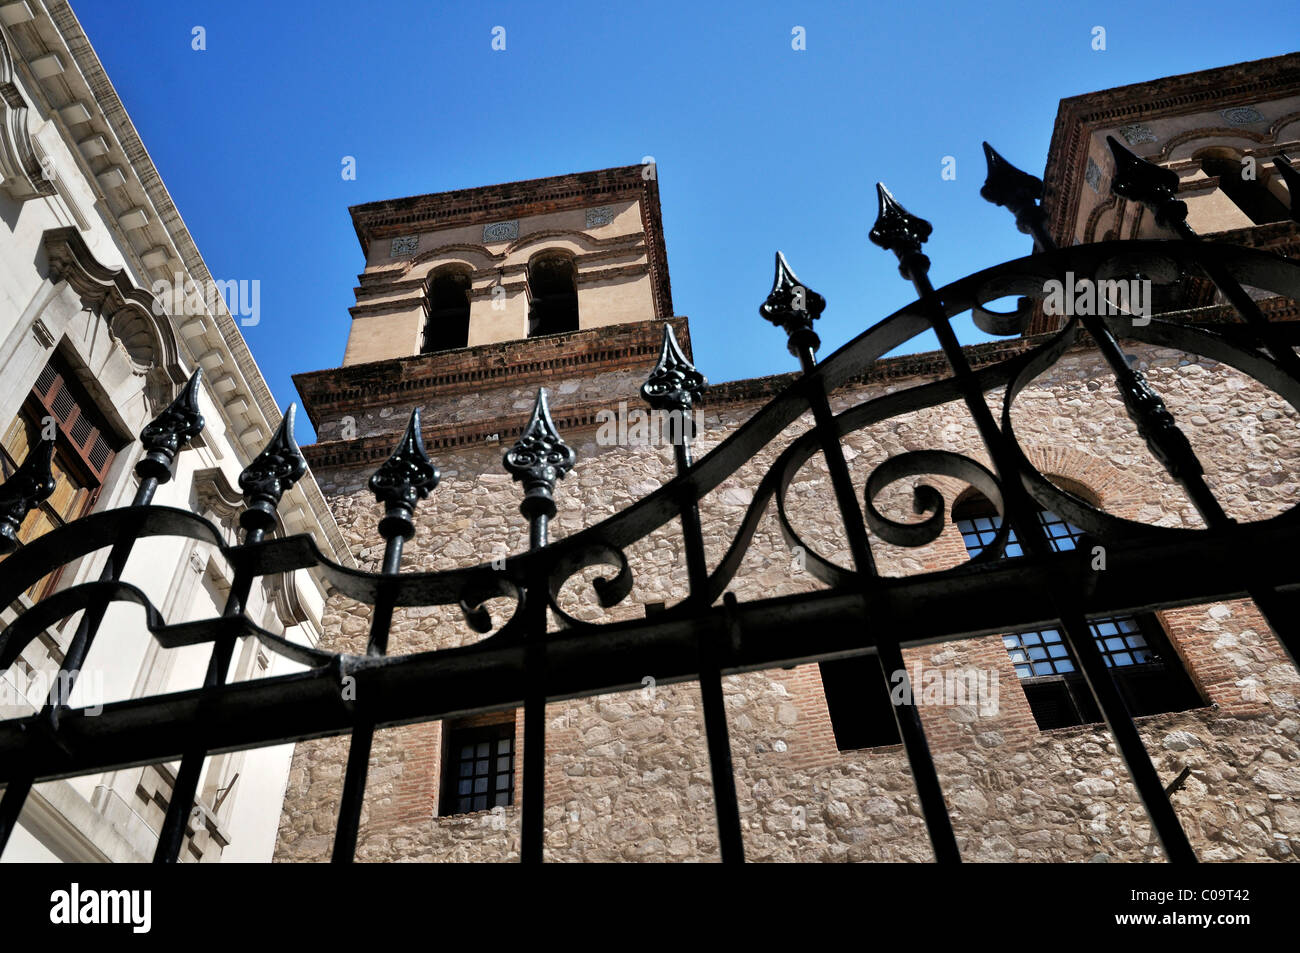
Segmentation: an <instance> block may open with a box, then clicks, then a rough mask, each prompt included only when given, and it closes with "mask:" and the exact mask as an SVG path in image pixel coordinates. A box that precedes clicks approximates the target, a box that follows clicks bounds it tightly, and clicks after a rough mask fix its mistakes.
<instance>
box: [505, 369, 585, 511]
mask: <svg viewBox="0 0 1300 953" xmlns="http://www.w3.org/2000/svg"><path fill="white" fill-rule="evenodd" d="M575 459H576V455H575V454H574V452H573V448H572V447H570V446H569V445H568V444H566V443H565V442H564V440H563V439H562V438H561V437H560V433H559V431H558V430H556V429H555V421H553V420H552V419H551V408H550V406H549V405H548V403H547V397H546V388H545V387H539V388H538V389H537V401H536V403H534V404H533V414H532V416H531V417H529V418H528V425H527V426H526V427H524V432H523V433H521V434H520V435H519V439H518V440H517V441H515V445H514V446H513V447H511V448H510V449H509V450H507V451H506V452H505V456H504V457H502V463H503V464H504V465H505V468H506V472H507V473H509V474H510V475H511V476H512V477H514V478H515V479H516V480H518V481H519V482H521V483H523V485H524V500H523V502H522V503H520V504H519V512H521V513H523V514H524V516H526V517H528V518H529V519H530V520H531V519H533V518H534V517H538V516H542V517H546V518H547V519H549V518H550V517H552V516H554V515H555V498H554V492H555V481H556V480H562V479H563V478H564V476H565V475H566V474H567V473H568V472H569V471H570V470H572V469H573V464H574V461H575Z"/></svg>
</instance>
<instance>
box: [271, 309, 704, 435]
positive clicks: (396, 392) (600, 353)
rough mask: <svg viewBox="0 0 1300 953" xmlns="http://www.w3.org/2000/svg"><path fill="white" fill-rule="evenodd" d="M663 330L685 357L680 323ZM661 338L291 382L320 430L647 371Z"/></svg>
mask: <svg viewBox="0 0 1300 953" xmlns="http://www.w3.org/2000/svg"><path fill="white" fill-rule="evenodd" d="M668 323H670V324H672V326H673V332H674V334H676V335H677V340H678V342H679V343H680V344H681V346H682V348H683V349H684V350H685V352H686V354H687V356H688V357H689V356H690V354H691V336H690V327H689V324H688V321H687V319H686V317H685V316H678V317H675V318H672V319H671V320H670V321H669V322H668ZM662 335H663V324H662V322H659V321H635V322H631V323H629V324H615V325H607V326H605V327H597V328H585V329H583V330H580V331H569V332H566V333H564V334H551V335H547V336H545V337H536V338H525V339H521V340H512V341H501V342H497V343H493V344H479V345H476V346H474V347H467V348H459V349H457V350H454V351H442V352H439V353H435V354H415V355H412V356H410V357H400V358H391V359H389V360H385V361H372V362H370V363H366V364H351V365H348V366H346V367H336V368H332V369H329V370H323V371H309V372H307V373H303V374H295V375H294V378H293V381H294V384H295V385H296V386H297V388H298V393H299V394H301V395H302V403H303V408H304V409H305V410H306V411H307V414H308V416H309V417H310V418H311V420H312V423H313V424H314V425H315V426H317V427H320V426H321V421H322V419H324V418H326V417H328V416H330V415H331V414H333V413H348V412H351V411H355V410H358V409H360V408H363V407H367V406H372V405H382V404H391V403H393V402H395V401H400V402H417V401H428V402H430V403H433V402H435V401H437V400H440V399H445V398H447V397H452V396H456V395H459V394H466V393H472V392H475V391H481V390H483V389H485V387H486V388H500V387H526V386H531V385H534V384H545V383H547V382H548V381H553V380H555V379H556V378H563V377H575V376H582V377H590V376H591V375H593V374H598V373H602V372H605V371H611V370H619V369H621V368H626V367H633V366H641V367H646V368H649V366H650V365H652V364H653V363H654V361H655V359H656V358H657V357H658V356H659V348H660V345H661V343H662ZM485 432H492V431H491V429H489V430H487V431H485Z"/></svg>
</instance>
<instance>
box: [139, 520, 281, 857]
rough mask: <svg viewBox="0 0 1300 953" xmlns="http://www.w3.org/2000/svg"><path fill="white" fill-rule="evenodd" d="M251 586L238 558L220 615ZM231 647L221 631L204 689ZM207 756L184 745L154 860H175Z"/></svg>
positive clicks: (199, 747)
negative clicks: (228, 592) (185, 747)
mask: <svg viewBox="0 0 1300 953" xmlns="http://www.w3.org/2000/svg"><path fill="white" fill-rule="evenodd" d="M262 536H263V531H262V530H261V529H249V530H248V531H247V532H246V533H245V536H244V545H245V546H249V545H252V544H254V543H259V542H261V541H262ZM252 587H253V574H252V572H250V571H249V570H248V569H246V568H245V566H244V564H243V562H242V561H241V562H240V563H239V564H238V568H236V570H235V578H234V580H233V581H232V582H231V584H230V595H228V596H227V597H226V605H225V608H224V609H223V610H222V612H221V616H222V618H226V619H229V618H232V617H234V616H237V615H240V614H241V613H242V612H243V611H244V605H245V604H246V603H247V601H248V593H249V591H250V590H251V589H252ZM234 651H235V636H233V635H227V634H225V633H223V634H222V635H220V636H219V637H218V638H217V640H216V641H215V642H214V643H213V646H212V655H211V657H210V658H209V660H208V671H207V675H206V676H205V677H204V679H203V687H204V688H205V689H208V688H215V687H216V686H218V685H224V684H225V683H226V673H227V671H228V670H229V668H230V659H231V657H232V656H233V655H234ZM207 756H208V749H207V747H206V746H205V745H204V744H203V743H202V741H199V742H198V743H196V744H195V745H193V746H192V747H190V748H187V749H186V750H185V752H184V754H183V755H182V756H181V764H180V767H179V768H178V769H177V771H176V781H175V783H174V784H173V785H172V794H171V799H170V800H169V801H168V802H167V816H166V817H165V818H164V819H163V825H162V829H161V830H160V831H159V833H158V844H157V846H156V847H155V848H154V855H153V862H154V863H155V864H174V863H176V859H177V857H179V856H180V851H181V845H182V844H183V843H184V842H185V828H186V825H187V824H188V822H189V818H190V811H191V808H192V807H193V805H194V795H195V794H196V793H197V791H198V788H199V776H200V775H201V774H202V773H203V761H204V759H205V758H207Z"/></svg>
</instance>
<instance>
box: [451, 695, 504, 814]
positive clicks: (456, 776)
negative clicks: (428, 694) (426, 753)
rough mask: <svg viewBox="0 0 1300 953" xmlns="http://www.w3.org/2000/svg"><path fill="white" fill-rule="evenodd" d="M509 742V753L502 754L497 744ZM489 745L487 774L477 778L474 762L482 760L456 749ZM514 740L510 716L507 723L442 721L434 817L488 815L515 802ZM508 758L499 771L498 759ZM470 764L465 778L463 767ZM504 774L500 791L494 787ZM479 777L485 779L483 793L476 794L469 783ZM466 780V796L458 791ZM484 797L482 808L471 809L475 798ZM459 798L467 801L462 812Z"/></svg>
mask: <svg viewBox="0 0 1300 953" xmlns="http://www.w3.org/2000/svg"><path fill="white" fill-rule="evenodd" d="M506 740H509V743H510V751H509V753H508V754H502V753H501V750H500V744H501V743H502V742H504V741H506ZM485 743H486V744H489V745H490V748H489V754H488V756H487V758H486V760H487V761H488V771H487V773H486V774H482V775H480V774H479V772H478V771H477V762H478V761H481V760H484V758H483V756H482V755H481V754H479V753H478V752H477V750H475V753H474V754H473V755H472V756H470V757H469V758H465V757H464V756H463V755H461V754H459V753H458V752H459V750H460V749H462V748H464V747H467V746H468V747H471V748H474V749H477V747H478V746H479V745H481V744H485ZM518 747H519V745H518V738H517V732H516V730H515V721H514V719H513V717H512V718H511V720H509V721H497V722H490V723H488V724H478V723H476V721H470V722H455V721H453V722H445V723H444V725H443V744H442V759H441V771H440V774H441V778H440V782H439V783H440V791H439V797H438V816H439V817H456V816H458V815H464V814H481V813H485V812H490V811H492V810H493V809H494V808H496V807H507V808H508V807H511V806H513V805H514V803H515V789H516V783H515V758H516V756H517V755H518ZM502 758H508V759H509V760H508V767H507V768H506V770H505V771H504V772H503V771H502V770H501V767H500V760H501V759H502ZM466 764H469V765H472V766H473V767H471V773H470V774H469V775H468V776H467V775H465V774H464V772H463V767H464V766H465V765H466ZM503 774H504V776H505V777H506V778H507V784H506V787H505V788H504V789H503V788H501V787H499V786H498V784H497V781H498V779H499V778H500V777H501V776H502V775H503ZM480 777H483V778H485V779H486V780H487V791H486V792H485V793H484V794H482V795H480V794H478V792H476V791H474V790H473V789H472V788H473V783H474V782H475V781H477V780H478V779H479V778H480ZM466 778H468V780H469V781H470V783H471V791H470V793H469V794H468V795H466V794H461V793H460V791H459V790H458V789H459V786H460V783H461V781H462V780H464V779H466ZM501 791H504V793H505V798H506V800H505V803H504V804H497V803H495V802H496V800H497V799H498V794H499V792H501ZM480 796H482V797H484V798H485V802H484V806H483V807H474V806H473V802H474V799H475V798H477V797H480ZM463 799H468V800H469V801H470V806H469V807H468V808H465V809H462V807H461V804H460V802H461V801H462V800H463Z"/></svg>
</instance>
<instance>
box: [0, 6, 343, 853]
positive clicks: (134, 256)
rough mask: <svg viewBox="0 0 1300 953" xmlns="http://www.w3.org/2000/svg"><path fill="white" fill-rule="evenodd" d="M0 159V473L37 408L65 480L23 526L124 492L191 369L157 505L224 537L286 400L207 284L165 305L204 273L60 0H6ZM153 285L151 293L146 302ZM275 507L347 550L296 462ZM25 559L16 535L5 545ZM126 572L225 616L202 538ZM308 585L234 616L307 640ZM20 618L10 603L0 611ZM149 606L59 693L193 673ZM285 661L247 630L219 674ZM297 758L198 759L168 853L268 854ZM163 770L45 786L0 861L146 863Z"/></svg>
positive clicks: (68, 628) (70, 571) (21, 446)
mask: <svg viewBox="0 0 1300 953" xmlns="http://www.w3.org/2000/svg"><path fill="white" fill-rule="evenodd" d="M0 173H3V185H2V186H0V435H2V436H3V446H4V475H5V476H7V475H8V474H9V473H10V472H12V468H13V467H14V466H15V465H16V464H18V463H21V462H22V459H23V458H24V457H25V455H26V448H27V446H28V445H29V444H30V443H31V442H32V439H33V433H38V432H39V427H40V424H41V422H42V421H48V420H49V418H50V417H51V416H52V417H54V418H55V419H56V420H57V421H58V428H59V433H58V438H57V439H58V444H57V450H56V454H55V472H56V477H57V479H58V481H59V484H58V489H56V491H55V493H54V494H53V495H52V496H51V497H50V498H49V500H47V501H45V502H44V503H42V504H41V506H40V507H39V509H38V510H35V511H33V512H32V514H31V515H30V516H29V517H28V519H27V521H26V522H25V523H24V524H23V527H22V531H21V533H20V537H21V538H22V539H23V540H28V539H30V538H33V537H34V536H36V535H39V534H40V533H42V532H45V531H47V530H48V529H49V528H50V527H52V526H56V525H59V524H60V523H62V522H66V521H69V520H72V519H75V518H77V517H79V516H82V515H84V514H86V513H89V512H93V511H96V510H101V509H108V508H113V507H118V506H123V505H126V504H128V503H130V501H131V499H132V496H133V495H134V493H135V490H136V486H137V478H136V476H135V475H134V474H133V467H134V465H135V463H136V461H137V460H138V459H139V457H140V453H141V451H140V443H139V439H138V435H139V433H140V429H141V427H143V426H144V425H145V424H146V423H147V422H148V421H149V420H150V419H152V418H153V417H154V416H155V415H156V414H157V413H158V412H159V411H161V410H162V409H163V408H164V407H165V406H166V405H167V404H168V403H169V402H170V401H171V400H172V399H173V398H174V397H175V396H176V394H177V392H178V390H179V388H180V387H181V386H182V385H183V384H184V383H185V381H186V380H187V379H188V378H189V376H190V375H191V374H192V373H193V371H194V369H195V368H197V367H202V369H203V373H204V378H203V391H202V394H201V408H202V412H203V415H204V417H205V419H206V423H207V426H206V429H205V431H204V433H203V434H202V436H201V437H200V438H199V439H197V440H196V441H195V442H194V443H193V444H192V446H191V448H190V449H189V450H186V451H184V452H183V453H182V454H180V456H179V458H178V462H177V465H176V477H175V479H174V480H173V481H172V482H170V483H167V484H165V485H164V486H162V487H161V488H160V489H159V492H158V494H157V497H156V498H155V503H157V504H161V505H166V506H175V507H179V508H183V509H189V510H191V511H193V512H198V513H201V514H203V515H205V516H206V517H207V518H208V519H210V520H211V521H212V522H213V523H215V524H217V525H219V526H221V527H222V528H223V530H224V531H225V532H226V533H227V536H228V538H229V539H231V540H232V541H233V539H234V533H235V532H236V527H237V517H238V512H239V510H240V508H241V507H242V504H241V501H240V496H239V491H238V489H237V478H238V475H239V472H240V470H241V469H242V468H243V467H244V466H245V465H246V464H247V463H248V462H249V460H250V459H252V457H253V456H255V455H256V454H257V453H258V452H259V450H260V449H261V448H262V446H263V445H264V444H265V442H266V441H267V439H268V438H269V437H270V435H271V434H272V433H273V432H274V431H275V429H276V427H277V426H278V424H279V421H280V409H279V408H278V407H277V406H276V403H275V401H274V399H273V398H272V396H271V392H270V390H269V389H268V387H267V385H266V382H265V381H264V380H263V378H262V375H261V373H260V372H259V371H258V368H257V365H256V364H255V363H254V361H253V358H252V355H251V354H250V353H249V350H248V347H247V345H246V344H245V342H244V340H243V338H242V337H241V335H240V331H239V326H238V323H237V321H236V319H235V318H233V317H232V315H231V314H230V311H229V309H228V308H227V307H226V306H225V303H224V302H223V301H221V299H220V298H216V299H215V300H213V299H212V298H211V296H209V300H208V301H207V303H206V306H205V307H204V308H203V309H202V311H203V313H197V314H196V313H193V308H192V306H190V307H185V308H182V309H181V310H183V311H185V312H186V313H185V314H182V315H175V314H171V313H168V307H174V305H175V302H173V301H170V300H167V299H166V296H161V298H160V296H156V295H155V294H154V292H155V291H156V290H157V289H158V287H159V285H158V283H159V282H168V283H174V277H173V276H174V275H176V274H180V275H182V276H183V278H184V280H185V282H186V283H188V282H190V281H193V282H195V284H196V287H198V288H204V289H206V288H208V287H210V286H211V283H212V276H211V275H210V274H209V272H208V268H207V266H206V265H205V264H204V261H203V258H202V256H201V255H200V253H199V250H198V249H197V248H196V247H195V245H194V242H193V240H192V239H191V237H190V234H189V232H188V231H187V230H186V227H185V224H184V222H183V221H182V219H181V215H180V213H179V211H178V210H177V208H176V207H175V205H174V204H173V202H172V199H171V197H170V196H169V195H168V194H167V190H166V188H165V187H164V185H163V183H162V180H161V178H160V177H159V174H158V170H157V169H156V168H155V167H154V165H153V163H152V161H151V160H150V158H149V155H148V153H147V152H146V150H145V146H144V144H143V143H142V142H141V141H140V138H139V136H138V135H137V134H136V131H135V128H134V127H133V126H132V123H131V120H130V118H129V117H128V116H127V113H126V111H125V109H124V108H123V106H122V103H121V101H120V100H119V99H118V96H117V93H116V92H115V91H114V89H113V86H112V84H111V83H110V82H109V79H108V77H107V76H106V75H105V73H104V69H103V66H102V65H101V63H100V61H99V59H98V58H97V57H96V55H95V52H94V50H93V49H92V48H91V45H90V42H89V41H88V40H87V38H86V35H85V33H84V32H83V31H82V28H81V26H80V24H79V23H78V22H77V19H76V17H75V15H74V14H73V12H72V10H71V8H70V7H69V5H68V4H67V3H65V2H62V0H20V2H4V3H0ZM160 300H161V302H162V305H165V306H155V304H156V302H159V301H160ZM194 300H195V297H194V296H192V297H191V302H193V301H194ZM34 428H37V429H34ZM279 514H280V517H281V519H282V522H283V525H282V526H281V527H280V528H279V531H280V532H289V533H300V532H309V533H311V534H312V535H313V536H314V537H315V539H316V541H317V544H318V545H319V546H320V548H321V550H322V552H324V553H326V554H327V555H329V557H330V558H331V559H333V560H335V561H338V562H341V563H344V564H349V563H350V562H351V558H350V556H349V555H348V554H347V552H346V547H345V546H344V545H343V542H342V538H341V536H340V534H339V531H338V527H337V526H336V525H335V523H334V520H333V518H332V517H331V516H330V513H329V510H328V508H327V507H326V505H325V501H324V499H323V497H322V496H321V493H320V490H319V488H318V487H317V485H316V483H315V481H314V479H313V478H312V476H311V474H310V473H309V474H308V475H307V476H306V477H305V478H304V479H303V480H302V481H301V482H299V483H298V484H297V485H296V486H295V487H294V488H293V489H292V490H291V491H290V492H289V493H288V494H286V496H285V498H284V501H283V502H282V504H281V506H280V509H279ZM21 557H22V552H21V549H20V550H19V552H18V553H17V554H15V555H14V556H10V557H8V558H11V559H14V558H19V559H20V558H21ZM106 558H107V551H106V550H101V551H99V552H97V553H94V554H92V555H90V556H88V557H86V558H84V559H82V560H79V561H78V562H76V563H73V564H71V565H69V566H68V567H66V568H65V569H64V570H63V571H62V572H61V573H60V574H59V575H58V578H56V579H47V580H44V581H42V582H41V583H38V584H37V585H36V586H35V587H33V591H31V592H29V594H28V595H29V596H37V597H39V596H40V595H42V594H43V593H44V592H48V591H50V590H51V589H52V587H55V586H67V585H72V584H75V583H79V582H84V581H89V580H93V579H95V578H98V575H99V572H100V570H101V568H102V566H103V564H104V561H105V559H106ZM123 578H124V579H125V580H126V581H127V582H130V583H133V584H134V585H137V586H139V587H140V588H141V589H143V590H144V591H145V593H146V594H147V595H148V596H149V598H150V599H151V600H152V602H153V603H154V604H155V605H156V606H157V607H158V608H159V609H160V610H161V611H162V612H163V614H164V615H165V616H166V617H167V619H168V621H171V622H176V621H184V620H187V619H196V618H204V617H209V616H213V615H219V614H220V613H221V609H222V605H223V602H224V599H225V593H226V591H227V590H228V588H229V584H230V570H229V567H228V566H227V565H226V564H225V562H224V560H223V558H222V557H221V555H220V553H219V551H217V550H216V549H215V547H212V546H210V545H206V544H202V543H197V542H193V541H190V540H184V539H173V538H165V537H164V538H160V539H149V540H142V541H140V542H139V543H137V545H136V548H135V550H134V552H133V554H132V556H131V559H130V561H129V562H128V564H127V568H126V572H125V574H124V577H123ZM22 598H23V599H27V598H28V597H27V596H24V597H22ZM323 602H324V592H323V589H322V585H321V584H320V583H319V582H318V581H317V580H316V579H314V578H313V577H312V575H310V574H309V573H307V572H303V571H298V572H294V573H290V574H283V575H282V576H281V577H278V578H272V577H266V578H263V579H260V580H259V581H258V582H257V583H256V584H255V585H254V588H253V592H252V594H251V596H250V599H249V604H248V606H247V611H248V613H249V615H250V617H251V618H252V619H253V620H254V621H255V622H257V623H258V624H259V625H261V626H263V627H264V628H267V629H269V630H271V631H272V632H276V633H283V634H284V635H285V636H286V637H287V638H289V639H291V640H293V641H295V642H300V643H304V644H315V643H316V641H317V640H318V639H319V637H320V616H321V609H322V606H323ZM13 617H14V607H6V608H5V610H4V613H3V618H2V619H0V621H2V622H3V623H6V624H7V623H8V622H9V621H10V620H12V618H13ZM142 620H143V614H142V612H141V610H139V609H138V608H136V607H129V608H126V607H114V608H112V609H110V610H109V614H108V616H107V617H106V619H105V621H104V624H103V626H102V627H101V629H100V632H99V636H98V639H97V641H96V642H95V643H94V646H93V648H92V650H91V653H90V656H89V657H88V659H87V661H86V665H85V668H84V669H83V672H82V676H81V682H80V686H79V688H78V692H79V693H81V695H80V697H77V696H74V703H76V704H83V705H91V706H93V705H96V704H99V703H110V702H113V701H116V700H121V699H125V698H129V697H134V696H138V695H141V694H146V693H147V694H155V693H159V692H169V691H180V690H185V689H192V688H197V687H199V685H200V684H201V682H202V679H203V674H204V670H205V667H206V664H207V659H208V654H209V651H210V649H209V646H207V645H200V646H194V647H191V648H186V649H177V650H165V649H162V648H160V647H159V646H158V645H157V644H156V643H155V642H154V641H153V640H152V639H151V637H150V636H149V633H148V630H147V629H146V628H145V627H144V626H143V624H142ZM76 623H77V618H76V617H75V616H74V617H72V618H70V619H66V620H64V622H63V623H62V624H61V625H58V626H56V627H52V628H51V629H49V630H48V631H47V632H46V633H45V634H44V636H43V637H42V638H40V639H38V640H37V641H35V642H33V643H31V644H30V645H29V646H28V647H27V648H26V649H25V650H24V651H23V653H22V656H21V658H20V659H19V660H18V662H17V663H16V664H15V665H13V666H11V667H10V668H8V669H7V670H5V671H4V672H0V679H3V683H2V684H0V689H2V694H0V702H2V703H3V706H4V707H3V708H2V709H0V717H17V716H21V715H23V714H27V713H30V712H31V711H32V710H34V709H35V708H36V707H39V706H40V704H41V703H42V701H43V688H42V686H45V685H47V684H48V681H49V678H48V675H49V673H52V672H54V671H57V669H58V666H59V663H60V661H61V660H62V658H63V651H64V649H65V648H66V646H67V642H68V639H69V638H70V637H71V634H72V632H73V631H74V630H75V627H76ZM292 669H293V665H292V663H290V662H288V661H286V660H285V659H284V658H282V657H279V656H277V655H275V654H274V653H272V652H269V651H266V650H265V649H264V648H262V647H261V646H259V645H258V644H256V643H254V642H253V641H252V640H249V639H245V640H242V641H241V643H240V645H239V646H238V647H237V649H236V653H235V659H234V663H233V665H232V669H231V672H230V673H229V678H230V679H232V680H236V679H248V678H258V677H265V676H267V675H276V674H283V673H285V672H288V671H291V670H292ZM290 756H291V746H288V745H285V746H281V747H278V748H269V749H261V750H257V751H249V752H243V753H238V754H234V755H227V756H218V757H210V758H209V759H208V761H207V765H206V768H205V773H204V778H203V780H202V782H201V784H200V786H199V798H198V804H197V808H198V810H197V812H196V815H195V816H196V817H197V818H198V821H197V822H196V823H195V825H194V827H195V830H194V832H193V833H192V835H191V836H190V837H189V838H187V841H186V845H185V847H184V849H183V850H182V860H191V861H192V860H197V859H202V860H203V861H216V860H223V861H232V860H237V861H265V860H269V859H270V857H271V853H272V850H273V847H274V843H275V835H276V826H277V823H278V821H279V817H280V808H281V803H282V798H283V792H284V788H285V783H286V778H287V774H288V770H289V761H290ZM170 767H171V768H172V769H174V767H175V766H174V765H172V766H170ZM171 780H172V775H171V774H170V772H169V769H168V766H161V767H145V768H134V769H130V770H124V771H114V772H108V773H104V774H99V775H93V776H88V777H80V778H74V779H72V780H68V781H57V782H52V783H47V784H38V785H37V786H36V787H35V788H34V789H33V792H32V794H31V795H30V796H29V798H28V800H27V804H26V807H25V809H24V811H23V814H22V815H21V818H20V821H19V827H18V828H17V829H16V830H15V832H14V834H13V836H12V838H11V840H10V842H9V845H8V848H7V849H6V850H5V853H4V855H3V858H0V859H2V860H3V861H4V862H14V861H55V860H62V861H140V860H148V859H149V858H150V857H151V855H152V852H153V848H154V842H155V840H156V834H157V830H158V826H159V824H160V822H161V819H162V817H163V814H164V812H165V809H166V804H167V798H168V796H169V793H170V790H171Z"/></svg>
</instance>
